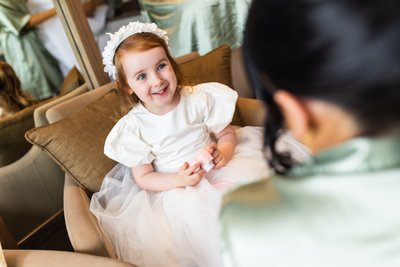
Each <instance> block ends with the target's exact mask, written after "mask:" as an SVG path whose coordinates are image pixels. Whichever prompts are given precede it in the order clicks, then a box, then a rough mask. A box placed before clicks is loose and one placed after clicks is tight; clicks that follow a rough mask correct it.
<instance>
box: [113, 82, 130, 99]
mask: <svg viewBox="0 0 400 267" xmlns="http://www.w3.org/2000/svg"><path fill="white" fill-rule="evenodd" d="M116 83H117V87H118V88H120V89H123V91H125V92H126V93H127V94H128V95H131V94H133V89H132V88H130V87H126V88H121V83H120V82H119V81H118V80H116Z"/></svg>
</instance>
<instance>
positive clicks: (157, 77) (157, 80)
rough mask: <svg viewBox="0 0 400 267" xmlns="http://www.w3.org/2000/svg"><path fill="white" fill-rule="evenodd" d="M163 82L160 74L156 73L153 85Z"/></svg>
mask: <svg viewBox="0 0 400 267" xmlns="http://www.w3.org/2000/svg"><path fill="white" fill-rule="evenodd" d="M162 83H163V79H162V77H161V76H160V75H159V74H155V75H154V77H153V86H154V87H156V86H160V85H161V84H162Z"/></svg>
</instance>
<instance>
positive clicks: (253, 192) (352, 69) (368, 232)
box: [221, 0, 400, 267]
mask: <svg viewBox="0 0 400 267" xmlns="http://www.w3.org/2000/svg"><path fill="white" fill-rule="evenodd" d="M243 47H244V56H245V61H246V66H247V68H248V70H249V75H250V77H251V80H252V83H253V86H254V88H256V91H257V92H258V95H259V96H260V97H262V98H263V99H264V101H265V103H266V105H267V107H268V115H267V118H266V122H265V137H264V140H265V149H266V155H267V158H268V162H269V164H270V166H271V167H273V168H274V169H275V171H276V173H277V175H276V176H274V177H271V178H269V179H266V180H264V181H261V182H257V183H253V184H249V185H246V186H243V187H241V188H239V189H237V190H235V191H233V192H231V193H229V194H227V195H226V197H225V199H224V204H223V207H222V213H221V220H222V237H223V241H224V262H225V266H269V267H277V266H307V267H312V266H318V267H320V266H341V267H343V266H349V267H350V266H351V267H354V266H362V267H367V266H379V267H386V266H400V254H399V253H398V251H399V250H400V231H399V229H400V213H399V212H398V209H399V208H398V203H400V194H399V188H400V119H399V118H400V108H399V103H400V2H399V1H398V0H383V1H359V0H324V1H321V0H292V1H276V0H254V1H253V2H252V6H251V9H250V12H249V17H248V21H247V25H246V31H245V37H244V46H243ZM285 129H289V130H290V131H291V132H292V133H293V135H294V136H295V137H296V138H297V139H298V140H301V141H302V142H303V143H304V144H306V145H307V146H308V148H309V149H310V150H311V151H312V152H313V156H312V157H310V158H309V159H308V160H306V161H305V162H303V163H302V164H298V165H296V164H293V161H292V159H291V158H290V157H289V155H287V154H285V153H282V152H281V151H279V150H277V149H276V147H275V144H276V142H277V140H278V139H279V138H280V136H281V134H282V133H283V132H284V130H285Z"/></svg>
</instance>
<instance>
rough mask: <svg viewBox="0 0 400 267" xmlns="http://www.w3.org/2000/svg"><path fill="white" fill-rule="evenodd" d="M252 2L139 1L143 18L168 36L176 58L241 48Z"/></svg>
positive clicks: (205, 0) (248, 0)
mask: <svg viewBox="0 0 400 267" xmlns="http://www.w3.org/2000/svg"><path fill="white" fill-rule="evenodd" d="M250 3H251V0H139V4H140V8H141V13H142V17H143V19H144V20H145V21H146V22H154V23H156V24H157V25H158V26H159V27H160V28H161V29H163V30H166V31H167V32H168V36H169V38H170V50H171V55H172V56H174V57H177V56H181V55H184V54H187V53H189V52H192V51H198V52H199V53H200V54H205V53H207V52H209V51H211V50H213V49H214V48H216V47H218V46H220V45H222V44H228V45H230V46H231V47H237V46H240V45H241V43H242V37H243V30H244V26H245V22H246V17H247V11H248V9H249V6H250Z"/></svg>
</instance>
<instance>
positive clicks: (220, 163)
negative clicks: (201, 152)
mask: <svg viewBox="0 0 400 267" xmlns="http://www.w3.org/2000/svg"><path fill="white" fill-rule="evenodd" d="M206 150H207V151H208V152H210V154H211V156H212V157H213V158H214V159H213V162H214V164H215V167H214V168H215V169H219V168H221V167H224V166H225V165H226V164H227V163H228V162H229V160H230V158H227V157H226V156H225V155H224V153H223V152H222V151H221V150H219V149H218V147H217V144H215V143H211V144H209V145H208V146H206Z"/></svg>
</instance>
